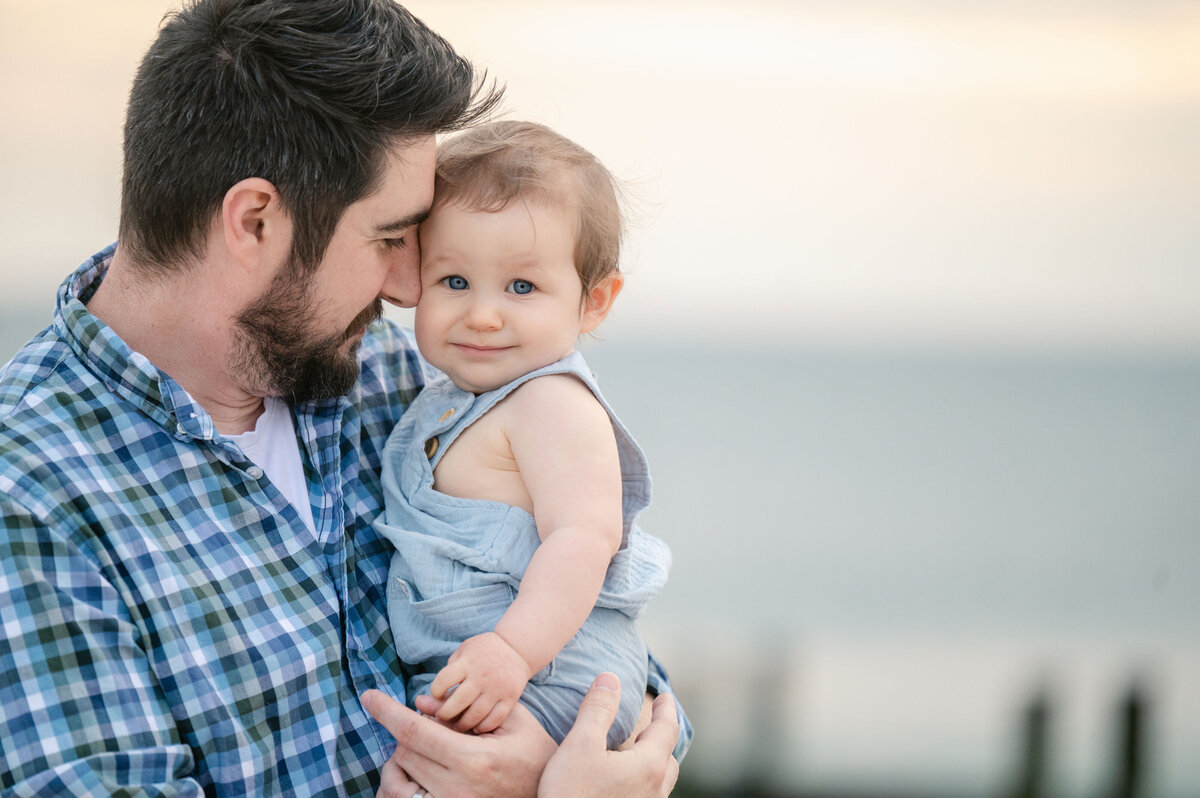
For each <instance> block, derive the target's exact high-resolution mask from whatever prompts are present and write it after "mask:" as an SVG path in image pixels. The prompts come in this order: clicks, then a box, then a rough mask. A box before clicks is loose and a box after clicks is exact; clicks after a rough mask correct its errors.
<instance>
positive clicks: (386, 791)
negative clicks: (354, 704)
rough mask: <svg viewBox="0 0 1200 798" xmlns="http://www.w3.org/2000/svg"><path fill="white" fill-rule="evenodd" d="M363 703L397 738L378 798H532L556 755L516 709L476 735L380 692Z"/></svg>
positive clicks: (371, 692)
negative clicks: (421, 797) (417, 795)
mask: <svg viewBox="0 0 1200 798" xmlns="http://www.w3.org/2000/svg"><path fill="white" fill-rule="evenodd" d="M426 698H427V697H426ZM362 702H363V707H364V708H365V709H366V710H367V712H369V713H371V716H372V717H373V718H375V720H377V721H379V722H380V723H381V724H383V725H384V726H385V727H386V728H387V730H388V731H389V732H391V733H392V736H393V737H395V738H396V751H395V753H393V754H392V756H391V758H390V759H389V760H388V761H387V763H386V764H385V765H384V766H383V771H382V774H381V777H380V783H379V792H378V793H377V794H376V795H377V796H378V798H409V796H411V795H412V794H413V793H414V792H416V787H415V785H416V784H419V785H420V786H421V787H423V788H424V789H426V790H428V791H429V793H430V794H431V795H433V796H435V798H491V797H492V796H495V798H532V796H534V795H535V794H536V793H537V789H538V779H539V778H540V777H541V774H542V769H543V768H545V766H546V762H547V761H548V760H549V759H550V757H551V755H552V754H553V753H554V750H555V749H554V740H553V739H552V738H551V737H550V735H548V734H546V731H545V730H544V729H543V728H542V727H541V724H539V723H538V722H537V721H536V720H535V719H534V717H533V715H531V714H530V713H529V710H527V709H525V707H523V706H520V705H518V706H517V707H516V708H515V709H514V710H513V712H512V714H511V715H509V716H508V720H507V721H505V722H504V723H503V724H501V726H500V728H498V729H496V730H495V731H494V732H492V733H491V734H484V735H479V736H476V735H468V734H460V733H458V732H456V731H453V730H452V729H448V728H446V727H445V726H442V725H441V724H439V723H438V722H437V721H436V720H433V719H432V718H425V717H421V715H419V714H418V713H416V712H413V711H412V710H411V709H409V708H408V707H406V706H404V705H403V704H400V703H398V702H396V701H394V700H392V699H391V698H390V697H388V696H387V695H384V694H383V693H381V692H379V691H378V690H368V691H367V692H366V693H364V694H363V696H362ZM601 746H603V740H602V741H601Z"/></svg>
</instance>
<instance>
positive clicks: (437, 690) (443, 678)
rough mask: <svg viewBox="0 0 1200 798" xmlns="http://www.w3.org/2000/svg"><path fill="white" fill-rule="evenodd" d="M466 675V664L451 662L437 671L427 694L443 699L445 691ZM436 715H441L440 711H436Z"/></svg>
mask: <svg viewBox="0 0 1200 798" xmlns="http://www.w3.org/2000/svg"><path fill="white" fill-rule="evenodd" d="M466 676H467V667H466V665H462V664H459V663H455V662H451V663H450V664H449V665H447V666H446V667H444V668H442V669H441V670H440V671H438V675H437V676H435V677H434V679H433V684H431V685H429V694H430V695H431V696H433V697H434V698H437V699H439V700H444V699H445V698H446V691H447V690H449V689H450V688H451V687H453V686H454V685H456V684H458V683H459V682H461V681H462V680H463V679H465V678H466ZM438 717H439V718H440V717H442V713H441V712H439V713H438Z"/></svg>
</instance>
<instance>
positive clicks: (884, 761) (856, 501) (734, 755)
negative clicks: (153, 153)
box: [0, 309, 1200, 796]
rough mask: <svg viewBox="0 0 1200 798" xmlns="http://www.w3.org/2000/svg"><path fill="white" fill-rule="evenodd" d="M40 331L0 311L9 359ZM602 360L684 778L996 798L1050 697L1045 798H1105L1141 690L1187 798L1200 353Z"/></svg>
mask: <svg viewBox="0 0 1200 798" xmlns="http://www.w3.org/2000/svg"><path fill="white" fill-rule="evenodd" d="M39 315H40V314H39ZM39 322H40V319H39V318H38V316H33V315H31V314H30V313H29V312H28V311H25V310H22V311H19V312H18V311H17V310H16V309H10V310H9V311H8V312H7V313H4V314H2V316H0V354H3V356H4V357H7V356H8V354H10V353H11V352H12V351H13V350H15V349H16V347H17V346H19V344H20V342H21V341H23V340H24V339H25V338H26V337H27V336H28V335H29V334H30V333H31V332H32V331H34V330H35V329H36V327H37V326H39ZM587 353H588V357H589V360H590V362H591V363H592V366H593V368H595V370H596V371H597V372H598V374H599V376H600V381H601V385H602V386H603V387H604V389H605V392H606V394H607V395H608V398H609V399H610V401H611V402H612V403H613V404H614V405H615V406H616V407H617V408H618V410H619V411H620V412H621V414H622V416H623V418H624V420H625V422H626V424H627V425H628V426H629V427H630V429H631V430H632V431H633V432H634V434H635V436H637V437H638V439H639V440H640V441H641V443H642V445H643V447H644V448H645V449H646V451H647V455H648V457H649V459H650V463H651V467H652V471H653V473H654V477H655V497H654V504H653V506H652V508H651V509H650V511H649V512H648V514H647V515H646V517H645V519H644V526H645V527H646V528H647V529H650V530H652V531H654V532H656V533H657V534H659V535H660V536H662V537H664V538H666V539H667V540H668V542H669V543H670V544H671V545H672V547H673V549H674V552H675V565H674V570H673V572H672V577H671V582H670V584H669V585H668V588H667V590H666V591H665V592H664V594H663V595H662V596H661V597H660V598H659V599H658V600H657V601H656V602H655V605H654V606H653V607H652V609H651V612H650V615H649V617H648V618H647V620H646V630H647V635H648V636H649V637H650V638H651V640H652V643H653V644H654V646H655V648H656V649H657V650H658V651H659V653H660V654H661V655H662V656H663V657H664V659H666V660H667V661H668V662H669V664H670V665H671V666H672V670H673V674H674V676H675V678H676V680H677V681H678V683H679V686H680V689H681V692H683V694H684V697H685V699H686V700H687V704H688V706H689V708H690V709H691V711H692V714H693V716H694V719H695V720H696V721H697V724H698V726H699V728H700V735H699V737H698V740H697V743H696V748H695V749H694V750H695V751H696V753H695V754H694V755H693V757H692V758H691V759H689V763H688V768H687V772H689V773H690V774H692V775H693V777H695V778H708V779H714V780H732V779H733V778H734V777H735V776H736V775H737V772H738V770H739V768H741V767H742V766H743V765H742V763H743V762H745V761H746V759H745V752H746V749H747V747H748V746H749V745H751V743H750V741H751V740H755V739H757V740H758V742H757V743H754V745H755V746H756V748H757V749H758V750H759V752H760V756H759V758H758V759H754V760H752V761H754V762H756V763H757V764H756V765H755V767H758V768H760V769H764V768H765V769H767V770H768V771H770V772H771V773H772V774H773V775H772V777H773V778H775V779H777V780H779V781H781V782H787V783H794V784H800V785H803V786H807V787H810V788H814V789H815V788H826V787H846V788H855V789H867V788H870V787H873V786H874V787H888V788H900V787H903V788H910V789H917V790H922V789H928V790H935V789H936V790H941V791H945V790H953V791H957V792H958V793H959V794H963V795H971V794H975V795H989V794H996V792H997V791H998V790H1000V789H1003V786H1004V784H1005V783H1006V782H1005V780H1006V779H1007V778H1009V771H1010V770H1011V769H1012V765H1013V762H1014V760H1015V756H1016V754H1015V746H1016V735H1017V722H1018V717H1019V714H1020V712H1021V709H1022V705H1023V702H1025V701H1027V700H1028V698H1029V697H1030V695H1032V693H1033V692H1034V691H1035V690H1038V689H1043V690H1045V691H1047V694H1048V695H1049V696H1050V697H1051V699H1052V707H1053V715H1052V724H1051V743H1052V753H1051V758H1050V769H1051V772H1052V774H1053V776H1054V781H1053V784H1054V785H1055V787H1056V788H1057V791H1058V794H1063V795H1071V794H1076V795H1084V794H1095V792H1096V791H1097V789H1099V787H1101V786H1102V785H1103V784H1104V780H1105V777H1106V776H1107V774H1108V772H1109V770H1110V768H1111V760H1112V757H1111V756H1110V754H1111V752H1112V751H1113V750H1114V746H1115V743H1114V741H1113V740H1112V734H1113V729H1112V713H1113V709H1114V707H1115V704H1116V701H1117V699H1118V696H1119V694H1120V692H1121V690H1123V689H1124V688H1125V687H1126V686H1127V685H1128V684H1129V683H1130V680H1132V679H1135V678H1136V679H1140V680H1141V684H1143V685H1144V686H1145V687H1146V689H1147V690H1148V693H1149V696H1150V697H1151V704H1150V707H1151V715H1150V729H1151V745H1152V751H1153V753H1152V756H1153V764H1154V768H1153V771H1152V777H1153V780H1152V782H1151V786H1152V790H1151V794H1152V795H1160V796H1185V795H1194V794H1196V793H1195V786H1194V785H1196V784H1200V767H1198V765H1197V763H1196V761H1195V757H1194V753H1195V752H1196V751H1200V688H1198V687H1197V685H1196V679H1195V675H1194V674H1195V673H1198V672H1200V534H1197V533H1198V531H1200V495H1198V493H1197V490H1196V485H1197V478H1198V477H1200V421H1198V420H1197V418H1198V417H1197V408H1198V407H1200V356H1196V357H1182V356H1173V357H1165V356H1164V357H1154V356H1145V357H1131V356H1130V357H1108V356H1101V355H1087V356H1083V355H1077V356H1065V355H1059V356H1051V355H1045V356H1041V355H1035V354H1026V355H996V354H974V355H972V354H953V355H951V354H930V353H912V352H890V353H885V352H880V351H874V352H868V351H841V352H833V351H818V350H805V349H779V350H771V349H770V348H768V347H763V346H759V345H754V344H743V345H729V346H727V347H726V348H722V349H706V348H704V347H702V346H700V345H696V344H693V345H667V344H662V343H657V344H651V343H645V342H638V341H634V340H626V339H614V340H612V341H608V342H603V343H599V344H592V345H589V346H588V347H587ZM764 697H766V699H765V700H764Z"/></svg>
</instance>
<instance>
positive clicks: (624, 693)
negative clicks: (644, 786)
mask: <svg viewBox="0 0 1200 798" xmlns="http://www.w3.org/2000/svg"><path fill="white" fill-rule="evenodd" d="M646 664H647V653H646V645H645V643H643V642H642V639H641V636H640V635H638V633H637V628H636V626H635V625H634V623H633V621H631V620H629V618H628V616H626V615H624V614H623V613H620V612H618V611H616V610H605V609H595V610H593V611H592V614H591V616H589V618H588V620H587V622H586V623H584V625H583V628H582V629H580V630H579V632H578V633H577V634H576V635H575V637H573V638H571V641H570V642H569V643H567V645H566V647H565V648H563V650H562V651H560V652H559V653H558V656H557V657H555V658H554V661H553V662H552V663H551V664H550V667H549V668H547V669H545V670H543V671H542V672H541V673H539V674H538V675H537V676H536V677H534V679H533V680H532V681H530V683H529V684H528V685H526V687H525V692H524V693H523V694H522V695H521V703H522V704H524V705H525V706H526V707H528V708H529V710H530V711H531V712H532V713H533V714H534V717H536V718H537V719H538V721H539V722H541V724H542V727H543V728H545V729H546V731H547V732H549V733H550V736H551V737H553V738H554V739H555V740H557V741H558V742H560V743H561V742H562V738H563V737H565V736H566V734H567V732H568V731H570V729H571V726H572V724H574V723H575V718H576V716H577V715H578V714H579V704H580V702H582V701H583V697H584V696H585V695H586V694H587V691H588V688H589V687H590V686H591V684H592V680H594V679H595V678H596V675H597V674H599V673H602V672H604V671H611V672H612V673H615V674H616V675H617V678H619V679H620V680H621V704H620V707H619V708H618V710H617V718H616V720H615V721H614V722H613V725H612V728H611V729H610V730H609V734H608V747H609V748H617V747H618V746H620V745H621V744H622V743H623V742H625V741H626V740H627V739H628V738H629V737H630V735H632V734H633V732H634V730H635V729H636V728H637V723H638V718H639V717H640V715H641V712H642V706H643V704H644V699H645V695H646Z"/></svg>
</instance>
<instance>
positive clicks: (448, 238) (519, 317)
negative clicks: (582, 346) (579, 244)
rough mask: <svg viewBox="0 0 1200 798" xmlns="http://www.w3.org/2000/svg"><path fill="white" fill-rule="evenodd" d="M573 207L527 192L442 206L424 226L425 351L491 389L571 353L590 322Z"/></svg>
mask: <svg viewBox="0 0 1200 798" xmlns="http://www.w3.org/2000/svg"><path fill="white" fill-rule="evenodd" d="M574 223H575V218H574V215H573V214H572V213H571V212H569V211H567V210H564V209H562V208H558V207H552V206H549V205H544V204H542V203H538V202H527V201H523V200H521V199H520V198H518V199H516V200H514V201H512V202H510V203H509V204H508V205H507V206H506V207H505V208H504V209H503V210H501V211H497V212H495V213H488V212H485V211H469V210H464V209H463V208H460V207H458V206H457V205H452V204H448V205H442V206H440V207H438V208H437V209H435V210H434V212H433V214H432V215H431V216H430V217H429V219H428V220H427V221H425V222H424V223H423V224H422V225H421V301H420V302H419V303H418V304H417V311H416V322H415V327H416V333H417V345H418V346H419V347H420V349H421V354H422V355H424V356H425V359H426V360H428V361H429V362H430V363H432V364H433V365H435V366H437V367H438V368H440V369H441V370H442V371H445V372H446V373H447V374H449V375H450V378H451V379H452V380H453V381H454V383H455V385H457V386H458V387H460V388H462V389H463V390H467V391H472V392H474V393H482V392H484V391H490V390H492V389H493V388H498V387H500V386H501V385H504V384H505V383H507V382H511V381H512V380H514V379H516V378H517V377H519V376H521V375H522V374H525V373H527V372H530V371H533V370H535V369H538V368H541V367H542V366H546V365H549V364H550V363H553V362H554V361H556V360H558V359H560V358H562V357H564V356H566V355H567V354H569V353H570V352H571V350H572V349H573V348H574V346H575V340H576V338H578V337H579V334H580V332H581V331H582V330H583V325H584V312H583V311H584V304H583V285H582V283H581V282H580V280H579V275H578V273H577V272H576V271H575V234H574Z"/></svg>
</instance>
